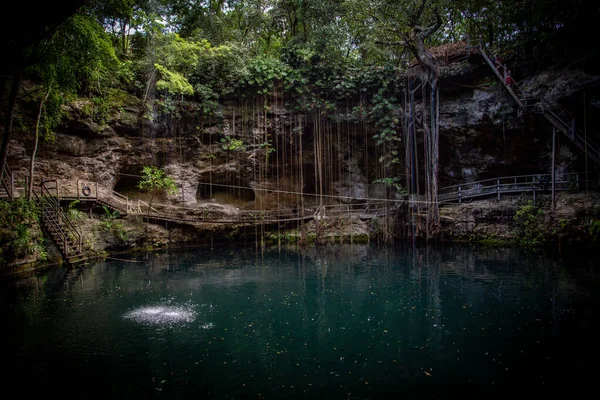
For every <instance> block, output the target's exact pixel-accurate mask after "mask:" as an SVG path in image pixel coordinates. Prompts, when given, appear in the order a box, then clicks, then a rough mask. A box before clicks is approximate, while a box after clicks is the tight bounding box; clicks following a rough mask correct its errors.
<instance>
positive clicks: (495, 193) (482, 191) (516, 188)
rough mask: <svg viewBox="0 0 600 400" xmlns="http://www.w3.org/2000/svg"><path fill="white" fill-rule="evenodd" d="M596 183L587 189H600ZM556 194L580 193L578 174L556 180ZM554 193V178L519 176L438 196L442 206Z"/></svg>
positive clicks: (452, 188) (447, 189)
mask: <svg viewBox="0 0 600 400" xmlns="http://www.w3.org/2000/svg"><path fill="white" fill-rule="evenodd" d="M598 183H599V182H598V181H597V180H593V181H589V182H588V187H590V188H594V189H597V188H598V186H599V184H598ZM554 185H555V186H554V190H555V191H557V192H558V191H567V190H569V191H577V190H579V187H580V186H581V185H582V182H581V180H580V178H579V174H567V175H562V176H559V177H556V180H555V182H554ZM550 191H552V175H551V174H536V175H519V176H506V177H502V178H494V179H485V180H482V181H476V182H468V183H462V184H460V185H454V186H447V187H443V188H441V189H440V190H439V192H438V199H439V202H440V204H443V203H452V202H458V203H461V202H463V201H465V200H468V199H470V200H473V199H477V200H479V199H482V198H485V197H496V198H497V199H498V200H500V198H501V196H502V195H506V194H520V193H531V194H532V195H533V198H534V199H535V197H536V194H538V193H541V192H550Z"/></svg>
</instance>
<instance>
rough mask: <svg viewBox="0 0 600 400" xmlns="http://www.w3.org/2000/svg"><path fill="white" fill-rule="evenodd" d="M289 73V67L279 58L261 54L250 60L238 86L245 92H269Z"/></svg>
mask: <svg viewBox="0 0 600 400" xmlns="http://www.w3.org/2000/svg"><path fill="white" fill-rule="evenodd" d="M288 73H289V67H288V66H287V65H286V64H285V63H283V62H282V61H280V60H279V59H276V58H273V57H266V56H259V57H256V58H253V59H250V60H248V62H247V65H246V71H245V73H244V75H243V76H242V77H241V78H240V83H239V85H238V86H239V87H241V88H243V93H248V92H250V93H256V94H267V93H268V92H269V91H271V90H272V89H273V87H274V86H275V82H276V81H279V80H281V79H283V78H285V77H286V76H287V75H288Z"/></svg>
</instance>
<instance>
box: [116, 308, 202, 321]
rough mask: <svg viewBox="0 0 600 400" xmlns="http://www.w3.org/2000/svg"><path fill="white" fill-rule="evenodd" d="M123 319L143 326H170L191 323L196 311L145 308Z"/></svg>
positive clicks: (124, 316) (189, 309)
mask: <svg viewBox="0 0 600 400" xmlns="http://www.w3.org/2000/svg"><path fill="white" fill-rule="evenodd" d="M123 318H125V319H128V320H131V321H133V322H136V323H138V324H143V325H171V324H180V323H186V322H192V321H193V320H195V319H196V311H194V309H193V308H192V307H191V306H189V305H188V306H172V305H167V306H147V307H140V308H137V309H135V310H132V311H130V312H128V313H126V314H125V315H123Z"/></svg>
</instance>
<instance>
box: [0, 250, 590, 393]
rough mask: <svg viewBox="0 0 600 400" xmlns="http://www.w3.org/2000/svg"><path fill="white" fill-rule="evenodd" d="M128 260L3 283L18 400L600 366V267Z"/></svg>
mask: <svg viewBox="0 0 600 400" xmlns="http://www.w3.org/2000/svg"><path fill="white" fill-rule="evenodd" d="M119 258H121V259H122V260H107V261H105V262H98V263H94V264H92V265H90V266H87V267H85V268H83V269H81V270H73V271H67V270H62V269H61V270H53V271H51V272H48V273H46V274H42V275H40V276H37V277H32V278H27V279H20V280H17V281H6V280H5V281H3V282H1V284H0V289H1V294H0V312H1V317H2V321H3V323H2V331H3V336H4V340H3V341H2V349H1V350H2V354H3V356H4V357H3V359H4V360H5V362H6V361H7V365H8V366H9V370H8V372H7V371H5V372H3V375H4V379H3V381H4V384H3V387H2V388H0V390H1V393H3V398H16V397H23V396H28V395H50V394H58V395H61V396H62V397H67V398H71V397H88V398H89V397H94V398H96V397H99V396H104V397H108V398H125V397H127V398H277V399H279V398H283V399H287V398H307V397H313V398H331V399H334V398H351V399H362V398H399V397H403V396H404V397H408V398H413V397H423V396H424V397H426V398H432V397H435V398H448V397H450V396H452V397H454V396H455V395H457V394H459V395H461V396H463V397H464V395H470V394H485V395H487V396H490V395H492V396H493V395H498V394H503V395H506V394H508V395H510V394H512V393H514V392H515V390H517V388H518V391H519V392H521V391H522V390H523V389H521V388H528V389H531V390H535V393H538V394H540V393H548V394H551V393H552V391H553V390H554V389H555V388H557V387H558V386H561V387H562V386H566V387H569V388H570V389H569V390H570V393H571V394H576V392H577V391H578V390H581V391H583V390H584V389H585V388H586V387H587V386H591V384H592V382H593V380H594V379H595V374H596V371H597V367H596V363H597V356H598V354H599V351H598V350H599V349H600V346H599V345H598V344H597V342H598V338H600V336H599V333H600V332H599V329H598V328H597V327H596V325H598V324H597V321H598V317H599V316H600V309H599V308H598V305H600V302H599V299H600V295H599V293H600V291H599V290H598V289H599V288H600V284H599V283H600V279H599V278H600V275H598V271H597V268H596V264H595V262H593V261H578V262H573V261H565V260H556V259H552V258H548V257H545V256H543V255H539V254H532V253H531V252H528V251H523V250H516V249H469V248H462V247H439V248H428V249H426V248H420V249H411V248H404V247H396V248H391V247H390V248H386V247H383V248H382V247H376V246H369V245H335V246H325V247H318V248H309V249H306V250H304V251H299V250H296V249H287V250H286V249H281V250H279V249H273V250H269V251H260V250H259V251H258V252H257V251H256V250H255V248H254V247H252V248H243V247H223V248H216V249H214V250H212V251H211V250H210V249H194V250H186V251H174V252H168V253H147V254H141V255H130V256H119Z"/></svg>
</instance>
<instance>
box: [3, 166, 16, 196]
mask: <svg viewBox="0 0 600 400" xmlns="http://www.w3.org/2000/svg"><path fill="white" fill-rule="evenodd" d="M0 174H1V175H2V176H1V177H0V181H1V182H2V183H1V189H3V190H4V192H5V197H8V198H9V199H11V200H14V198H15V192H14V187H15V176H14V175H13V173H12V171H11V170H10V168H9V167H8V164H6V163H5V164H4V168H3V169H2V171H1V172H0ZM2 194H4V193H2ZM0 197H2V196H0Z"/></svg>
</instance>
